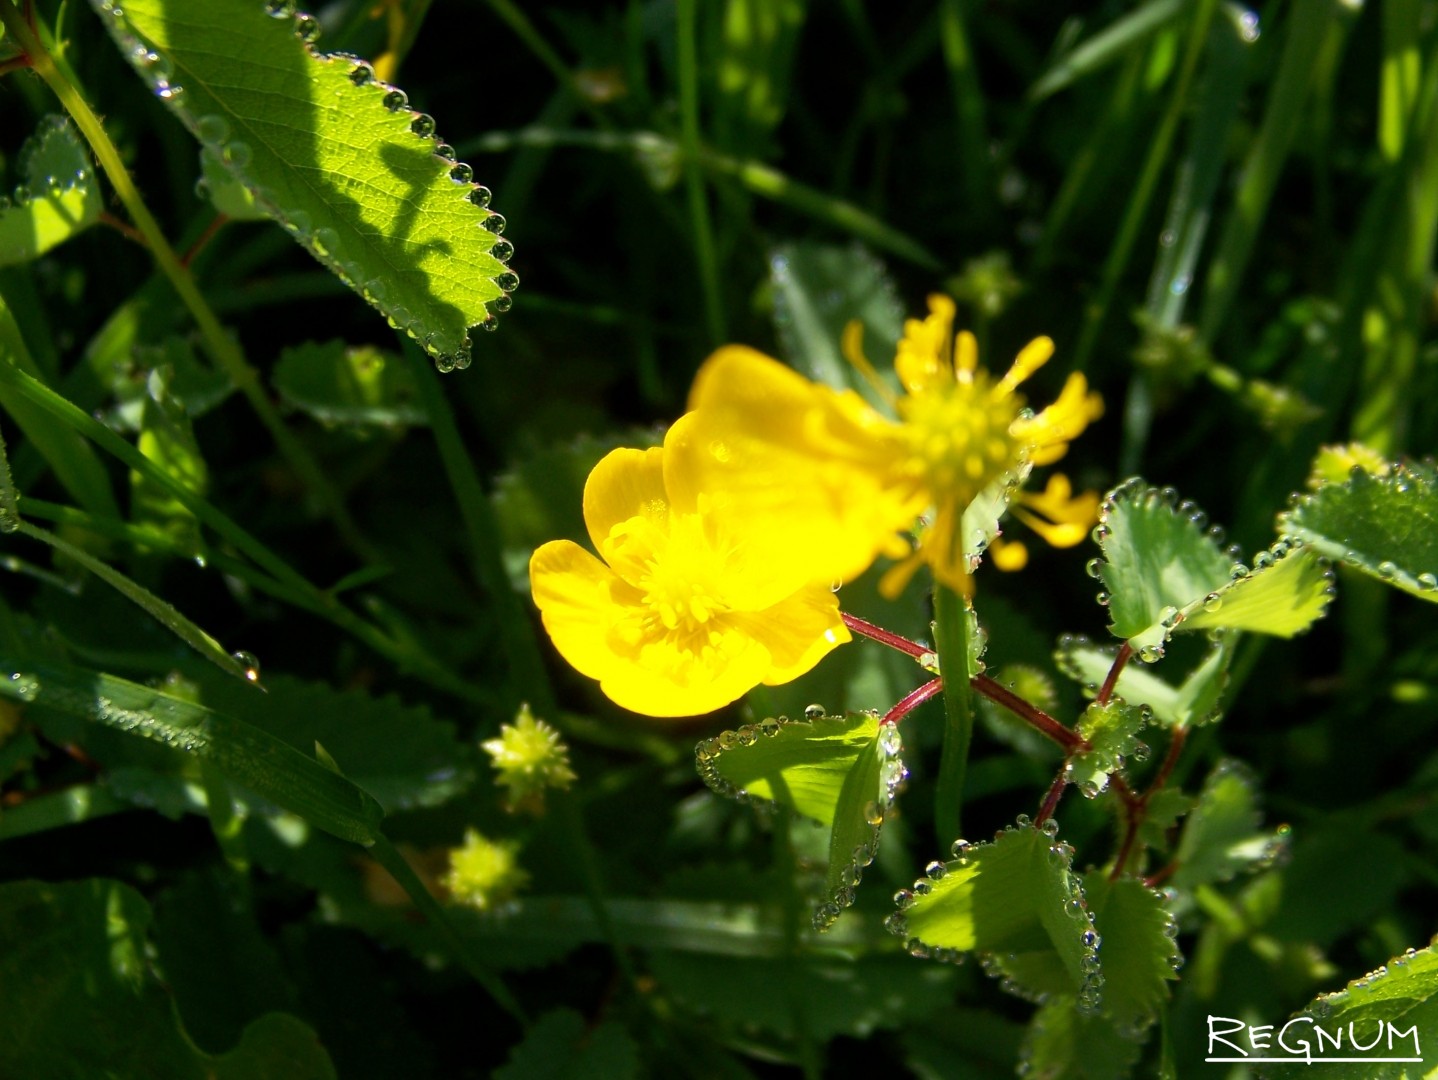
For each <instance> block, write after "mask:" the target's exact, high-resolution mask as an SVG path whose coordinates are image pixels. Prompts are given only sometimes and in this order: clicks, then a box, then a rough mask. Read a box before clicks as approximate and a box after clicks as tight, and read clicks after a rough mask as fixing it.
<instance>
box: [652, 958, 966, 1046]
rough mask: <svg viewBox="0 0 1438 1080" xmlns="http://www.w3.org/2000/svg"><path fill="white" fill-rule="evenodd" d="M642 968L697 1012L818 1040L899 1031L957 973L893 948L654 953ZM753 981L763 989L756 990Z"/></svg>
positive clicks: (948, 994)
mask: <svg viewBox="0 0 1438 1080" xmlns="http://www.w3.org/2000/svg"><path fill="white" fill-rule="evenodd" d="M647 966H648V968H649V970H650V971H652V972H653V974H654V976H655V978H656V979H658V980H659V984H660V985H661V986H663V987H664V991H665V993H666V994H670V995H673V996H674V998H675V999H676V1000H678V1001H679V1002H680V1003H682V1004H685V1005H687V1006H689V1007H690V1008H692V1009H694V1010H695V1011H696V1012H700V1013H704V1014H708V1015H709V1016H711V1017H712V1018H714V1019H715V1020H718V1021H721V1022H724V1023H728V1024H733V1025H735V1026H736V1027H739V1028H740V1029H741V1030H757V1031H766V1032H773V1033H774V1034H775V1035H778V1036H779V1037H780V1038H785V1039H792V1038H794V1037H795V1036H796V1034H798V1033H799V1030H800V1029H801V1028H802V1031H803V1032H804V1033H806V1034H807V1035H808V1037H809V1038H811V1039H815V1040H818V1041H821V1042H827V1041H828V1040H829V1039H832V1038H834V1037H836V1036H840V1035H846V1036H849V1037H850V1038H860V1039H862V1038H867V1037H868V1036H870V1035H872V1034H874V1032H875V1031H878V1030H881V1029H888V1030H894V1029H899V1030H902V1029H905V1028H907V1027H908V1026H909V1025H911V1024H913V1023H915V1022H916V1021H919V1020H922V1019H923V1018H924V1017H926V1016H927V1015H929V1014H930V1013H932V1012H934V1011H935V1010H937V1009H941V1008H943V1007H944V1006H945V1005H946V1004H947V1003H948V1001H949V1000H951V999H952V997H953V993H954V987H955V983H956V982H957V979H956V976H957V975H958V974H959V972H957V971H955V970H954V969H953V968H951V967H949V966H948V965H945V964H925V965H922V966H918V965H915V964H914V962H913V961H912V960H911V959H909V958H908V957H907V956H904V955H903V954H901V953H895V952H890V953H889V954H887V955H884V954H879V955H868V956H860V957H858V958H857V959H848V958H844V959H835V958H832V957H825V956H814V955H806V956H804V957H803V958H802V959H801V960H797V961H796V960H795V958H793V957H789V956H770V957H742V956H705V955H700V954H697V953H684V952H676V951H669V950H664V951H659V950H655V951H653V952H651V953H649V955H648V959H647ZM756 986H762V987H764V992H763V993H762V994H756V993H755V992H754V988H755V987H756Z"/></svg>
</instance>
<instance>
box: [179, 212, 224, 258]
mask: <svg viewBox="0 0 1438 1080" xmlns="http://www.w3.org/2000/svg"><path fill="white" fill-rule="evenodd" d="M229 220H230V218H229V215H228V214H216V215H215V216H214V218H213V219H212V220H211V221H210V223H209V224H208V225H206V226H205V231H204V232H202V233H201V234H200V237H199V239H198V240H196V241H195V242H194V243H193V244H191V245H190V250H189V251H187V252H185V254H184V255H183V256H182V257H181V258H180V265H181V266H189V265H190V263H192V262H194V260H195V256H196V255H198V254H199V253H200V252H202V251H204V250H205V247H206V245H208V244H209V242H210V241H211V240H213V239H214V238H215V236H216V234H217V233H219V231H220V229H221V228H223V227H224V226H225V225H226V224H227V223H228V222H229Z"/></svg>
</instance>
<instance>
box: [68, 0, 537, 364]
mask: <svg viewBox="0 0 1438 1080" xmlns="http://www.w3.org/2000/svg"><path fill="white" fill-rule="evenodd" d="M92 2H93V4H94V6H95V8H96V9H97V10H98V11H99V12H100V14H101V17H102V18H103V19H104V21H105V23H106V24H107V25H108V26H109V28H110V31H111V33H112V34H113V36H114V37H115V40H116V42H117V43H118V44H119V46H120V48H121V51H122V52H123V53H124V54H125V55H126V57H127V58H129V59H130V60H131V62H132V63H133V64H134V65H135V67H136V69H137V70H138V71H139V72H140V74H141V75H142V76H143V77H144V78H145V79H146V81H147V82H149V83H150V84H151V87H152V88H153V89H154V90H155V92H156V94H157V95H158V96H159V97H160V98H161V99H162V100H163V101H164V102H165V103H166V104H167V105H168V106H169V107H170V109H171V111H173V112H174V113H175V114H176V115H177V116H178V117H179V118H180V119H181V120H182V121H183V122H184V124H185V126H186V127H188V128H189V129H190V131H191V132H192V133H193V134H194V135H195V136H196V137H197V138H198V139H199V140H200V142H201V143H202V144H203V145H205V146H207V147H209V148H211V149H212V150H214V151H215V153H216V154H217V155H218V156H219V159H220V161H221V163H222V164H223V165H224V166H225V168H226V169H228V170H229V171H230V174H231V175H232V176H233V177H234V178H235V179H236V180H238V181H239V182H240V183H241V184H243V185H244V186H245V187H246V188H247V189H248V190H249V191H250V192H251V194H252V195H253V196H254V198H255V202H256V204H257V205H258V206H259V207H261V208H262V209H264V210H265V212H266V213H268V214H269V215H270V216H271V217H273V218H274V219H275V220H276V221H278V222H280V223H281V224H282V225H283V226H284V227H285V228H286V229H287V230H288V231H289V232H290V233H291V234H292V235H293V236H294V238H295V239H296V240H297V241H298V242H299V243H301V244H303V245H304V247H305V248H306V249H307V250H308V251H309V252H310V253H311V254H312V255H314V256H315V258H317V259H318V260H319V261H320V262H321V263H323V264H324V265H325V266H326V267H327V268H328V269H329V270H331V271H332V272H333V273H335V274H336V275H337V276H339V277H340V278H341V279H342V280H343V281H345V282H346V283H347V284H348V285H350V286H351V287H352V288H353V289H355V291H356V292H358V293H359V294H360V295H361V296H363V297H364V298H365V300H366V301H368V302H369V303H370V304H371V305H373V306H374V307H375V308H377V309H378V310H379V311H380V312H381V313H382V314H384V315H385V316H386V317H387V318H388V319H389V320H390V322H391V324H392V325H394V326H396V327H398V328H400V329H403V330H404V331H405V332H406V333H408V334H409V335H410V336H411V337H413V338H414V339H415V340H416V341H418V342H420V344H422V345H423V346H424V348H425V350H426V351H427V352H429V353H430V355H432V356H434V357H436V358H437V359H438V360H439V362H440V364H441V366H442V367H446V368H448V367H461V366H464V365H466V364H468V362H469V334H468V328H469V327H471V326H474V325H476V324H483V325H485V326H492V325H493V320H494V316H493V315H492V314H491V313H490V310H489V305H491V304H493V305H494V309H495V310H496V311H498V310H503V309H504V308H506V307H507V306H508V300H507V298H506V297H507V293H508V292H510V291H512V290H513V288H515V287H516V286H517V285H518V283H519V279H518V277H517V276H516V275H514V274H513V273H512V272H511V271H509V270H508V269H507V268H506V267H505V265H504V260H507V258H508V255H509V253H510V252H511V251H512V250H513V249H512V245H510V244H509V243H508V242H507V241H502V240H500V239H499V238H498V234H499V233H500V232H501V231H502V230H503V227H504V218H503V217H501V216H500V215H498V214H495V213H493V212H492V211H490V210H489V209H487V206H488V201H489V192H488V189H485V188H482V187H479V186H477V185H475V184H473V183H471V176H472V170H471V169H470V168H469V166H467V165H462V164H459V163H456V162H455V161H453V160H452V158H450V157H449V156H446V155H445V154H443V153H439V152H437V151H438V150H439V148H440V146H441V144H440V143H439V142H438V141H437V139H436V137H435V134H434V120H433V119H432V118H430V117H428V116H425V115H423V114H421V113H416V112H414V111H413V110H412V109H410V108H409V107H408V100H407V98H406V96H405V94H404V93H403V91H400V90H398V89H396V88H394V87H392V86H388V85H385V84H383V83H381V82H379V81H377V80H376V79H375V78H374V74H373V71H372V69H371V68H370V67H369V65H367V64H364V63H363V62H361V61H356V60H354V59H353V58H351V57H345V56H338V55H336V56H323V55H319V54H317V53H316V52H315V51H314V50H313V49H312V48H311V47H310V45H309V44H308V43H307V41H305V40H303V36H308V37H311V38H312V37H313V33H312V32H311V31H313V30H317V29H318V23H317V22H316V21H315V20H314V19H313V18H312V17H310V16H308V15H300V16H294V17H292V16H291V15H290V14H289V12H288V11H286V10H285V9H284V8H283V7H280V8H278V9H277V10H279V11H281V12H283V15H282V17H278V18H275V17H271V16H270V15H269V14H267V13H266V7H265V5H264V4H262V3H258V2H255V0H209V2H207V3H206V5H205V10H204V17H203V18H197V17H193V16H192V15H189V14H187V9H186V8H184V7H183V6H176V5H174V4H169V3H165V2H164V0H134V2H129V0H126V3H125V4H124V5H123V14H122V11H121V8H120V7H119V6H117V5H115V4H114V3H112V2H111V0H92ZM271 6H272V7H273V6H274V5H271ZM302 35H303V36H302ZM152 57H153V59H151V58H152ZM261 58H262V59H261ZM449 153H450V154H452V153H453V152H452V151H449ZM496 256H502V258H501V257H496Z"/></svg>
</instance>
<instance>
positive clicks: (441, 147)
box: [434, 142, 454, 161]
mask: <svg viewBox="0 0 1438 1080" xmlns="http://www.w3.org/2000/svg"><path fill="white" fill-rule="evenodd" d="M434 156H435V157H442V158H444V160H445V161H453V160H454V147H452V146H450V145H449V143H447V142H442V143H435V144H434Z"/></svg>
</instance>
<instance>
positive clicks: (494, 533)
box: [404, 341, 554, 715]
mask: <svg viewBox="0 0 1438 1080" xmlns="http://www.w3.org/2000/svg"><path fill="white" fill-rule="evenodd" d="M404 351H405V355H406V356H407V357H408V358H409V361H410V366H411V367H412V368H413V369H414V372H415V382H416V383H417V384H418V386H419V392H420V397H421V398H422V399H423V402H424V408H425V412H426V413H427V414H428V416H429V424H430V430H431V431H432V432H433V433H434V441H435V444H436V446H437V447H438V449H439V457H440V462H441V463H442V465H443V467H444V474H445V477H446V478H447V479H448V480H449V486H450V490H451V491H453V492H454V499H455V502H456V503H458V504H459V512H460V516H461V517H462V518H463V519H464V529H465V532H466V534H467V535H468V538H469V547H470V554H471V556H472V558H473V560H474V574H475V577H476V579H477V580H478V581H479V585H480V587H481V588H482V589H484V591H485V592H486V593H487V594H488V596H489V599H490V602H491V603H492V604H493V605H494V608H495V612H494V613H495V622H496V623H497V624H498V626H499V628H500V632H501V633H500V640H501V642H502V648H503V649H504V654H505V659H506V660H508V662H509V670H510V672H511V674H512V676H513V678H512V680H511V681H512V683H513V685H514V686H516V687H517V688H518V690H519V693H520V695H521V700H525V701H528V702H529V704H530V705H532V706H533V707H534V710H535V712H536V713H539V714H541V715H552V714H553V712H554V694H553V692H552V690H551V689H550V685H549V677H548V675H547V674H546V673H545V670H544V661H543V659H542V658H541V657H540V653H539V643H538V642H537V641H536V640H535V634H534V624H533V623H532V622H531V621H530V618H529V615H528V613H527V612H526V611H525V610H524V608H523V606H522V605H521V604H520V602H519V597H518V596H516V595H515V592H514V590H513V589H511V588H510V586H509V575H508V574H507V573H506V571H505V569H504V557H503V553H502V550H501V543H500V532H499V520H498V519H497V518H496V517H495V514H494V505H493V504H492V503H491V502H490V501H489V496H488V495H486V494H485V491H484V485H483V484H482V483H481V482H480V479H479V474H478V473H477V472H476V471H475V468H474V462H473V461H471V460H470V457H469V452H468V451H467V450H466V449H465V446H464V440H463V439H462V438H461V437H460V434H459V427H458V425H457V424H456V423H455V419H454V412H453V410H451V409H450V407H449V399H448V398H446V397H445V396H444V391H443V389H442V388H441V387H440V385H439V376H438V374H436V372H435V370H434V366H433V365H432V364H430V363H429V361H428V360H427V359H425V357H424V356H423V354H421V353H420V351H419V349H418V348H416V347H415V345H414V344H413V343H412V342H408V341H406V342H405V343H404ZM513 704H514V705H518V704H519V702H518V701H515V702H514V703H513Z"/></svg>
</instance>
